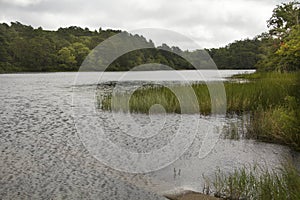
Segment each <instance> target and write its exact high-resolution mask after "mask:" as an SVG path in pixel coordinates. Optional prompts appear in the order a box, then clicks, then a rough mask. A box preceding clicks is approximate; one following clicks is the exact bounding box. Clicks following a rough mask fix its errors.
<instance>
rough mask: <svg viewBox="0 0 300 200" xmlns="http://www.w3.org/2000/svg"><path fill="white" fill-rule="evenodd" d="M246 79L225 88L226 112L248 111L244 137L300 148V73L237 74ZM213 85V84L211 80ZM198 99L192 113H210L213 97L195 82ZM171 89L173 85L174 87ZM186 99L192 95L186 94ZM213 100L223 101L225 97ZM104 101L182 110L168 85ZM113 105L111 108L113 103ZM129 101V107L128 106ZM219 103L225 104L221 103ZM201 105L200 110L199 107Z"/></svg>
mask: <svg viewBox="0 0 300 200" xmlns="http://www.w3.org/2000/svg"><path fill="white" fill-rule="evenodd" d="M234 78H235V79H236V78H239V79H240V78H244V79H247V80H248V81H246V82H245V83H238V82H234V81H228V82H226V83H224V87H225V91H226V102H227V104H226V107H227V113H231V114H247V115H249V116H250V123H249V125H248V126H247V130H248V131H246V134H245V136H246V137H247V138H255V139H259V140H263V141H267V142H276V143H281V144H286V145H289V146H291V147H293V148H295V149H296V150H300V120H299V119H300V97H299V95H300V72H296V73H255V74H247V75H238V76H235V77H234ZM211 84H212V85H211V86H212V87H214V85H213V84H214V83H211ZM172 87H173V89H175V90H177V91H185V90H186V89H187V86H184V85H174V86H172ZM192 88H193V90H194V92H195V94H196V97H197V101H192V100H190V101H187V102H190V103H189V104H188V105H185V106H186V107H188V109H186V108H185V109H186V110H189V111H190V112H191V113H201V114H205V115H207V114H210V113H211V108H212V106H211V102H212V100H211V97H210V93H209V90H208V87H207V86H206V85H205V84H193V85H192ZM171 89H172V88H171ZM184 98H186V99H188V98H192V97H190V96H185V97H184ZM217 98H220V99H214V101H213V102H217V103H218V102H224V99H222V97H217ZM113 99H114V101H113V102H112V101H111V100H112V95H108V96H106V97H105V98H104V99H103V100H102V101H101V102H100V104H101V108H102V109H104V110H114V111H124V112H137V113H148V112H149V110H150V108H151V107H152V106H153V105H155V104H161V105H162V106H163V107H164V108H165V111H166V112H168V113H181V107H180V103H179V101H178V97H176V95H175V94H174V93H173V92H172V90H170V89H169V88H166V87H158V86H152V87H151V86H148V87H145V88H140V89H138V90H136V91H135V92H134V93H133V94H132V95H131V96H130V97H128V94H126V93H121V92H120V93H117V94H115V96H114V98H113ZM112 103H113V105H114V107H112V106H111V105H112ZM127 104H129V106H128V107H126V105H127ZM217 106H222V103H219V105H217ZM197 108H200V109H197Z"/></svg>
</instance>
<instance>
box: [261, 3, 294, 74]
mask: <svg viewBox="0 0 300 200" xmlns="http://www.w3.org/2000/svg"><path fill="white" fill-rule="evenodd" d="M299 5H300V3H299V2H298V1H293V2H289V3H283V4H281V5H278V6H277V7H276V8H275V9H274V10H273V15H272V17H271V18H270V19H269V21H268V27H269V28H270V30H269V34H268V35H265V37H264V38H263V40H265V41H266V43H265V45H263V46H262V47H261V50H262V52H263V53H262V55H261V59H260V60H259V61H258V62H257V64H256V67H257V68H258V69H259V70H260V71H274V70H276V71H296V70H299V69H300V39H299V37H300V30H299V29H300V25H299V19H300V7H299Z"/></svg>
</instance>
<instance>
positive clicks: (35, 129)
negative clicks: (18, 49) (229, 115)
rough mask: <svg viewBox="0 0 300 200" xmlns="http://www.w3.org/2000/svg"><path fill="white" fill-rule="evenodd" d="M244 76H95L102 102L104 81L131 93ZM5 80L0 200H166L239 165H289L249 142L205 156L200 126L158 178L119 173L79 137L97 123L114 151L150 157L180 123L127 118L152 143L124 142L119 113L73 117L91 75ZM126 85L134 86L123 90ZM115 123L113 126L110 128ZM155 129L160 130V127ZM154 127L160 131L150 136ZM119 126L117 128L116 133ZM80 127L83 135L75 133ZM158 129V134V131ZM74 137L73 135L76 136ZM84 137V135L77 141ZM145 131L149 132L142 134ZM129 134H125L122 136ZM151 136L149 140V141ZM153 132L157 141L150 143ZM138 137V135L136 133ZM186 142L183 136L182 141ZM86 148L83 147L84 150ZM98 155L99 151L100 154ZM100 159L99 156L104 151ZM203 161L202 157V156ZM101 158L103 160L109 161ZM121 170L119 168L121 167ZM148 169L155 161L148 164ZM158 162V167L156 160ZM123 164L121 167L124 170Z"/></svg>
mask: <svg viewBox="0 0 300 200" xmlns="http://www.w3.org/2000/svg"><path fill="white" fill-rule="evenodd" d="M244 72H245V71H236V70H226V71H220V73H219V74H218V75H216V74H215V73H213V72H212V71H209V70H206V71H202V72H201V73H200V74H201V76H202V77H204V78H202V79H201V78H199V75H194V72H191V71H181V72H179V76H178V72H176V74H174V72H131V73H129V74H126V73H119V72H118V73H116V72H107V73H105V74H102V77H101V79H100V82H99V86H98V90H97V94H99V95H100V96H101V95H106V94H107V91H110V90H111V89H112V87H113V86H112V85H110V84H102V82H107V81H124V87H134V85H135V84H134V81H149V80H151V81H179V80H181V78H177V76H178V77H180V76H181V77H184V79H185V80H191V81H220V80H225V79H224V78H225V77H228V76H231V75H233V74H236V73H244ZM76 75H77V73H45V74H5V75H0V99H1V101H0V124H1V129H0V134H1V137H0V142H1V145H0V198H1V199H60V198H67V199H77V198H84V199H165V198H163V197H162V196H160V195H161V194H163V193H167V192H170V191H176V190H180V189H191V190H197V191H201V190H202V186H203V182H202V174H203V173H205V174H206V175H207V176H211V175H212V174H214V171H215V170H216V168H217V167H219V168H220V169H221V170H224V171H228V172H229V171H232V170H233V169H234V168H235V167H239V166H242V165H244V164H246V163H249V164H253V163H259V164H263V165H265V166H267V167H269V168H274V169H275V167H276V166H278V165H279V163H280V162H281V159H282V157H289V156H290V150H289V149H288V148H286V147H282V146H280V145H275V144H265V143H259V142H255V141H252V140H239V141H236V140H224V139H218V140H217V141H216V140H215V138H211V139H212V140H214V141H216V144H215V145H214V146H213V147H214V148H212V147H211V146H209V145H207V146H205V145H204V147H207V148H208V149H209V150H207V151H206V149H205V148H204V149H203V148H202V150H201V151H199V149H201V145H202V146H203V138H204V137H203V134H204V133H211V135H212V137H218V135H215V134H214V129H211V130H208V129H207V127H205V126H201V124H200V126H199V127H198V128H197V131H196V134H195V138H194V140H193V142H192V144H191V146H190V147H189V148H188V150H187V151H185V152H183V154H182V155H181V156H180V157H179V159H178V160H176V161H175V162H173V163H171V164H170V165H167V166H164V167H163V168H160V169H159V170H157V171H153V172H147V173H138V174H134V173H126V172H121V171H118V170H115V169H113V168H111V167H109V166H106V165H104V164H103V163H102V162H100V161H99V160H98V159H96V158H95V156H93V155H92V153H90V152H89V151H88V150H87V149H86V147H85V146H84V145H83V143H82V136H84V134H85V133H86V134H87V135H88V133H89V131H92V130H93V127H94V124H96V123H98V122H99V121H101V123H102V125H103V128H104V130H105V133H106V137H107V138H109V140H111V141H113V142H114V143H115V144H117V145H118V146H120V147H122V148H124V149H127V150H130V151H137V152H149V151H151V149H153V148H161V147H163V146H164V145H166V144H167V143H168V142H170V141H171V139H172V137H174V133H175V132H176V131H177V126H174V124H177V122H180V120H182V116H180V115H175V114H167V115H151V116H150V118H149V116H148V115H142V114H132V115H131V117H132V118H134V119H135V122H137V126H140V127H143V130H146V132H145V134H150V135H151V136H152V137H151V138H150V139H149V138H148V139H149V140H147V138H141V137H131V136H130V135H124V134H122V131H123V132H124V130H125V131H126V130H127V131H128V130H135V128H132V127H130V126H131V124H128V123H130V122H128V121H127V120H126V119H127V115H126V114H124V113H110V112H104V111H101V110H99V109H95V110H96V112H97V115H96V117H95V118H93V119H92V120H90V119H91V118H85V117H84V116H83V118H81V119H82V120H80V123H82V124H76V123H78V121H77V120H78V116H76V115H75V116H74V110H76V106H75V107H74V104H73V103H74V102H73V100H74V99H73V97H74V94H75V96H76V94H80V95H79V96H80V97H82V102H84V101H85V100H86V101H94V99H91V95H94V94H95V91H93V90H94V88H95V84H97V83H98V81H99V74H98V73H82V74H81V75H80V77H79V79H77V82H76V84H75V85H76V87H74V80H75V78H76ZM128 81H133V84H128ZM184 118H185V121H184V122H185V123H184V125H183V127H185V126H186V127H192V126H194V123H195V121H193V120H196V121H197V120H199V119H201V121H202V122H207V123H214V124H219V125H220V127H221V125H224V124H226V123H229V121H230V120H236V119H225V118H223V117H217V118H210V117H203V116H199V115H187V116H184ZM115 119H118V120H119V121H118V122H119V123H116V120H115ZM162 121H163V122H164V123H162ZM157 125H161V128H160V129H156V128H155V127H156V126H157ZM123 126H124V127H123ZM80 127H81V128H82V127H84V129H81V130H79V129H80ZM157 127H158V126H157ZM78 130H79V131H78ZM82 130H84V132H81V133H79V132H80V131H82ZM147 131H148V132H147ZM129 132H130V131H129ZM152 132H153V133H152ZM156 132H159V134H157V135H155V133H156ZM139 134H141V135H139V136H142V135H143V132H140V133H139ZM183 134H187V133H183ZM87 143H88V141H87V142H86V144H85V145H89V144H87ZM100 148H101V147H100ZM103 151H106V150H105V149H103ZM203 155H205V156H203ZM110 156H111V155H110V154H107V155H106V157H105V158H106V159H109V158H110ZM124 162H126V161H124ZM153 162H154V161H153ZM158 162H160V161H159V160H158ZM127 164H129V163H124V165H127Z"/></svg>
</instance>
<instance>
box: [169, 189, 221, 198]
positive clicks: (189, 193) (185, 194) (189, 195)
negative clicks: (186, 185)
mask: <svg viewBox="0 0 300 200" xmlns="http://www.w3.org/2000/svg"><path fill="white" fill-rule="evenodd" d="M165 197H166V198H168V199H170V200H218V199H219V198H216V197H212V196H208V195H204V194H201V193H197V192H193V191H185V192H183V193H181V194H175V195H165Z"/></svg>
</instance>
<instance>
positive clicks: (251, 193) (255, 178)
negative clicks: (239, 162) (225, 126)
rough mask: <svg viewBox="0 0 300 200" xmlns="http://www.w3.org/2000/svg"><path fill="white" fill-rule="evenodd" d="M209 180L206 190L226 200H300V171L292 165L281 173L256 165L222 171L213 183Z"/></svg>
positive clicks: (207, 180)
mask: <svg viewBox="0 0 300 200" xmlns="http://www.w3.org/2000/svg"><path fill="white" fill-rule="evenodd" d="M205 180H206V181H205V182H206V184H205V186H204V188H203V191H206V193H207V192H208V191H210V192H213V193H214V195H215V196H216V197H221V198H224V199H232V200H238V199H261V200H266V199H272V200H277V199H278V200H283V199H291V200H294V199H300V176H299V172H298V171H297V170H296V169H295V167H294V166H293V165H292V164H289V163H287V164H284V166H283V167H281V168H280V169H279V170H278V171H269V170H267V169H264V168H262V167H259V166H253V167H242V168H239V169H235V170H234V171H233V172H232V173H229V174H226V173H224V172H222V171H221V170H220V169H218V170H217V172H216V173H215V176H214V178H213V179H212V180H211V179H209V178H205ZM208 188H210V189H208Z"/></svg>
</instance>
